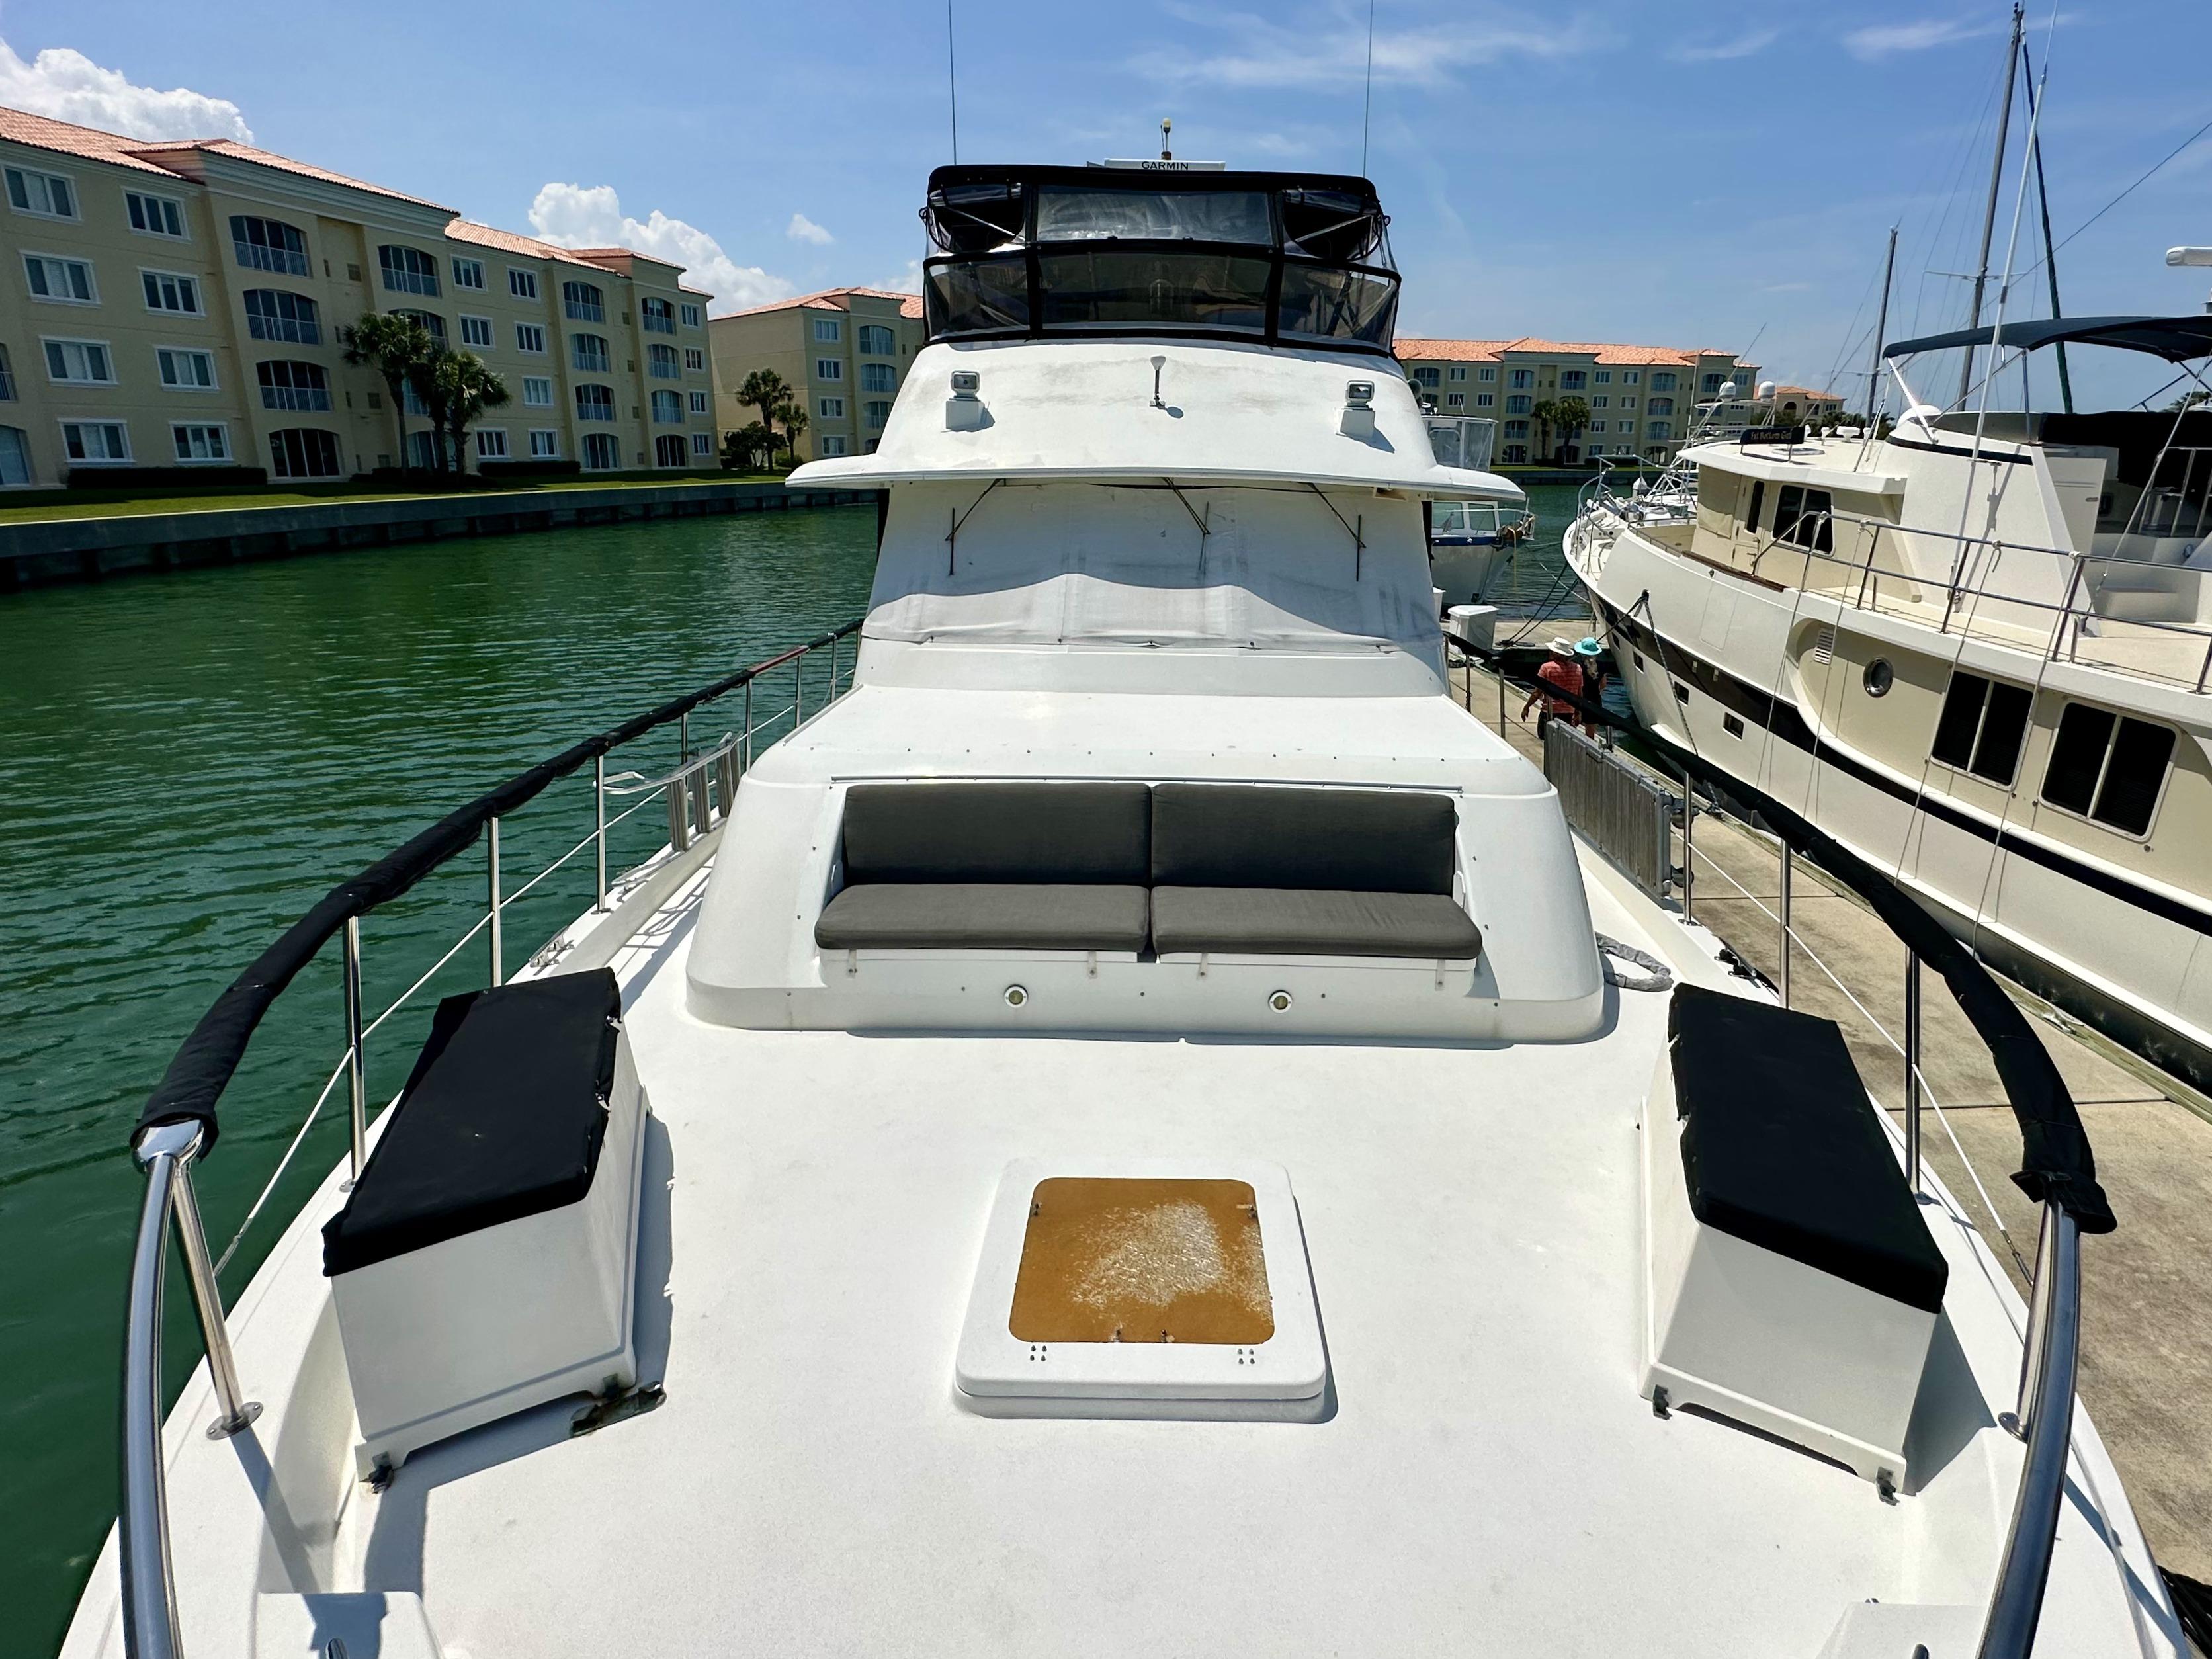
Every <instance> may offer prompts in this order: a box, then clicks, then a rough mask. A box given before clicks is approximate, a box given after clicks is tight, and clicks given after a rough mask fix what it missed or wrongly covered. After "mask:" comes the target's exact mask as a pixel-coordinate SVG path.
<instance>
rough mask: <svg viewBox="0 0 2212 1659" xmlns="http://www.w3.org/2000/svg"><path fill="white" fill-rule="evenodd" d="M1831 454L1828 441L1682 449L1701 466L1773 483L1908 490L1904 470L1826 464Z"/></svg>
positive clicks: (1868, 491)
mask: <svg viewBox="0 0 2212 1659" xmlns="http://www.w3.org/2000/svg"><path fill="white" fill-rule="evenodd" d="M1846 442H1847V443H1848V444H1849V445H1850V447H1851V448H1852V449H1853V450H1856V449H1857V447H1858V444H1857V440H1846ZM1801 458H1802V459H1801ZM1827 458H1828V447H1827V446H1826V445H1825V444H1796V445H1784V444H1756V445H1750V446H1745V447H1739V446H1737V445H1735V444H1732V443H1717V444H1699V445H1696V446H1694V447H1692V448H1689V449H1686V450H1684V451H1683V452H1682V459H1684V460H1686V461H1692V462H1694V463H1696V464H1697V465H1699V466H1700V467H1707V466H1710V467H1712V468H1713V469H1715V470H1716V471H1721V472H1735V473H1739V474H1741V476H1743V477H1747V478H1764V479H1765V480H1767V481H1768V482H1769V483H1794V484H1803V485H1805V486H1806V487H1808V489H1826V490H1831V491H1835V490H1841V491H1846V492H1849V493H1850V494H1851V495H1903V494H1904V493H1905V475H1904V474H1903V473H1901V472H1863V471H1859V470H1858V469H1857V468H1856V467H1847V466H1829V465H1823V463H1825V462H1826V460H1827Z"/></svg>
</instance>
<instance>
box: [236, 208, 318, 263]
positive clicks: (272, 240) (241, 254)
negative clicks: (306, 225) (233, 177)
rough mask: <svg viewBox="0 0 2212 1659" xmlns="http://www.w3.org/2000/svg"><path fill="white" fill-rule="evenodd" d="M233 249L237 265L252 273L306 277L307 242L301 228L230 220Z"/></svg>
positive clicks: (239, 218) (242, 218) (276, 221)
mask: <svg viewBox="0 0 2212 1659" xmlns="http://www.w3.org/2000/svg"><path fill="white" fill-rule="evenodd" d="M230 246H231V249H232V251H233V252H235V253H236V254H237V255H238V263H239V264H241V265H244V266H245V267H246V269H247V270H281V271H283V272H284V273H286V274H287V275H288V276H306V275H307V238H306V237H304V236H302V235H301V234H300V232H299V228H298V227H297V226H295V225H288V224H286V223H285V222H283V220H282V219H256V218H254V217H252V216H251V215H248V214H244V213H234V214H232V215H231V216H230Z"/></svg>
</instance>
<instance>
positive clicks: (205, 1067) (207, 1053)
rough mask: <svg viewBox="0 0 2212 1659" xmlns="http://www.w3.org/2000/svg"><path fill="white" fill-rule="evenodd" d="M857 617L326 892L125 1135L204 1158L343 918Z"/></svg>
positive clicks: (236, 986)
mask: <svg viewBox="0 0 2212 1659" xmlns="http://www.w3.org/2000/svg"><path fill="white" fill-rule="evenodd" d="M859 631H860V623H859V622H857V621H854V622H849V623H846V624H845V625H844V626H843V627H842V628H833V629H830V630H829V632H828V633H826V634H817V635H815V636H814V637H813V638H812V639H811V640H809V641H806V642H805V644H804V645H797V646H793V647H792V648H791V649H790V650H788V651H787V652H785V653H783V654H782V655H781V656H779V657H771V658H769V659H768V660H767V661H766V662H758V663H755V664H753V665H751V666H750V667H749V668H740V669H739V670H738V671H737V672H736V673H734V674H726V675H724V676H723V677H722V678H720V679H719V680H716V681H715V682H714V684H711V685H702V686H701V687H700V688H699V689H698V690H696V691H687V692H685V693H684V696H680V697H677V698H673V699H671V701H669V702H665V703H663V704H661V705H660V707H659V708H649V709H647V711H646V712H645V713H644V714H637V715H633V716H632V717H631V718H630V719H629V720H624V721H623V723H622V724H621V725H620V726H614V727H612V728H611V729H610V730H608V731H605V732H600V733H599V735H598V736H597V737H591V738H585V739H584V740H583V741H582V742H581V743H579V744H571V745H570V746H569V747H568V748H566V749H564V750H562V751H561V752H560V753H559V754H557V755H556V756H554V757H552V759H550V760H548V761H542V762H540V763H538V765H536V766H533V767H532V768H531V769H529V770H528V771H526V772H518V773H516V774H515V775H513V777H511V778H509V779H508V780H507V781H506V782H505V783H502V784H501V785H500V786H499V787H497V788H496V789H494V790H491V791H490V792H489V793H486V794H482V795H479V796H477V798H476V799H474V800H472V801H471V802H470V803H469V804H468V805H465V806H458V807H455V808H454V809H453V811H450V812H448V813H447V814H446V816H445V817H442V818H440V819H439V820H438V821H437V822H436V823H434V824H432V825H431V826H430V827H429V828H428V829H425V830H423V831H422V833H421V834H420V835H417V836H416V837H415V838H414V839H413V840H412V841H410V842H407V843H406V845H404V847H399V848H395V849H393V850H392V852H389V853H386V854H385V855H384V856H383V857H382V858H380V859H379V860H377V861H376V862H375V863H374V864H372V865H370V866H368V869H366V870H364V871H362V872H361V873H360V874H359V875H357V876H355V877H354V878H351V879H350V880H348V881H342V882H340V883H339V884H337V886H335V887H333V888H331V890H330V891H329V892H327V893H325V894H324V895H323V896H322V898H321V899H320V900H319V901H318V902H317V903H316V905H315V908H313V909H312V910H310V911H308V912H307V915H304V916H301V918H300V919H299V921H295V922H294V923H293V924H292V925H291V926H290V927H288V928H286V929H285V930H284V932H283V934H282V935H281V936H280V937H279V938H278V939H277V940H276V943H275V944H273V945H270V947H269V948H268V949H267V950H265V951H263V952H262V953H261V954H260V955H259V956H258V957H255V958H254V959H253V961H252V963H251V964H249V965H248V966H247V968H246V971H245V972H244V973H242V974H240V975H239V976H238V977H237V978H236V979H234V980H233V981H231V982H230V983H229V985H228V986H227V987H224V990H223V993H222V995H221V996H219V997H217V998H216V1000H215V1003H214V1006H211V1007H210V1008H209V1010H208V1011H207V1012H205V1013H204V1014H202V1015H201V1016H200V1019H199V1024H197V1025H195V1026H193V1027H192V1029H191V1035H190V1036H187V1037H185V1040H184V1042H182V1043H181V1044H179V1047H178V1048H177V1052H176V1053H175V1054H173V1055H172V1056H170V1059H169V1069H168V1070H167V1072H165V1073H162V1075H161V1084H160V1085H159V1086H158V1087H156V1088H155V1091H154V1092H153V1094H152V1095H150V1096H149V1097H148V1098H147V1101H146V1103H145V1105H144V1106H143V1107H141V1108H140V1109H139V1112H138V1121H137V1123H135V1124H133V1125H132V1126H131V1139H132V1140H133V1141H136V1140H137V1139H138V1137H139V1136H140V1135H141V1134H143V1133H145V1132H146V1131H147V1130H148V1129H150V1128H152V1127H154V1126H155V1124H157V1123H197V1124H198V1125H199V1126H200V1132H201V1141H200V1156H201V1157H203V1158H204V1157H206V1155H207V1154H208V1153H209V1152H213V1151H214V1150H215V1143H216V1133H217V1130H218V1127H219V1126H218V1124H217V1122H216V1102H217V1101H218V1100H220V1099H222V1091H224V1090H225V1089H227V1088H228V1087H229V1086H230V1079H231V1075H232V1073H234V1072H236V1071H237V1070H238V1062H239V1061H240V1060H242V1059H244V1058H245V1055H246V1044H247V1043H249V1042H252V1040H253V1033H254V1031H255V1030H256V1028H258V1026H259V1025H260V1024H261V1018H262V1016H263V1015H264V1014H266V1013H267V1012H269V1008H270V1004H272V1003H274V1002H275V1001H276V999H277V998H278V997H279V996H282V995H283V993H284V989H285V987H287V986H289V985H290V984H291V982H292V981H293V980H294V979H295V978H296V977H297V976H298V975H299V972H300V970H301V969H302V968H305V967H306V966H307V964H308V963H311V962H313V960H314V959H315V956H316V953H317V952H319V951H321V949H322V948H323V946H325V945H327V944H329V943H330V942H331V939H334V938H335V937H337V932H338V930H339V929H340V928H341V927H344V926H345V924H346V919H347V918H348V917H349V916H365V915H368V913H369V912H370V911H371V910H374V908H376V907H377V906H378V905H380V904H385V903H388V902H391V901H392V900H393V899H396V898H398V896H400V895H401V894H403V893H404V892H406V891H408V890H410V888H412V887H413V886H414V885H415V884H416V882H418V881H420V880H422V878H423V877H425V876H427V875H428V874H429V873H430V872H432V871H433V870H435V869H436V868H437V867H438V866H440V865H441V864H443V863H445V861H446V860H447V859H450V858H452V857H453V856H454V855H455V854H458V853H462V852H465V851H466V850H467V849H468V848H470V847H471V846H472V845H473V844H474V843H475V842H476V839H477V836H480V835H482V834H483V827H484V825H485V823H487V822H489V820H490V819H492V818H495V817H506V816H507V814H508V813H510V812H512V811H514V810H515V809H516V808H517V807H519V806H522V805H526V804H527V803H529V802H530V801H532V800H534V799H537V798H538V796H539V795H541V794H543V793H544V792H545V791H546V790H547V789H548V788H550V787H551V786H552V785H553V784H555V783H556V782H558V781H560V780H561V779H562V778H565V777H567V776H568V774H570V773H571V772H574V771H575V770H576V769H578V768H579V767H580V766H582V765H583V764H584V763H586V761H590V760H593V759H596V758H597V757H599V756H601V755H604V754H606V753H607V752H608V751H609V750H613V749H616V748H618V747H620V746H621V745H622V744H625V743H628V742H629V740H630V739H631V738H636V737H642V736H643V735H644V734H645V733H646V732H650V731H652V730H653V728H654V727H655V726H665V725H667V724H668V723H669V722H670V721H671V720H680V719H682V718H683V717H684V715H686V714H690V712H691V711H692V710H693V709H695V708H699V707H700V706H701V705H702V704H703V703H708V702H713V701H714V699H715V698H717V697H720V696H726V695H727V694H728V693H730V692H732V691H734V690H737V689H738V687H739V686H741V685H744V684H746V683H747V682H748V681H750V680H752V679H754V678H757V677H758V676H760V675H761V674H763V673H765V672H767V671H768V670H769V669H771V668H775V667H777V666H779V665H782V664H784V663H787V662H789V661H790V660H791V659H793V657H796V656H799V654H801V653H804V652H807V651H811V650H814V649H816V648H817V647H821V646H825V645H827V644H829V642H830V641H832V640H842V639H843V638H844V637H845V636H846V635H848V634H856V633H858V632H859Z"/></svg>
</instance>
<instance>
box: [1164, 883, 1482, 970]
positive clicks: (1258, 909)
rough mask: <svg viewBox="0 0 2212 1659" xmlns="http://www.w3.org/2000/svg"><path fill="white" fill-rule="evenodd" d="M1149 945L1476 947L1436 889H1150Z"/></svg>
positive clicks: (1451, 950)
mask: <svg viewBox="0 0 2212 1659" xmlns="http://www.w3.org/2000/svg"><path fill="white" fill-rule="evenodd" d="M1152 948H1153V949H1154V950H1155V951H1158V952H1159V953H1160V954H1161V955H1163V956H1165V955H1169V954H1170V953H1172V952H1176V951H1216V952H1219V953H1221V954H1224V955H1243V956H1258V955H1283V956H1314V957H1443V958H1445V959H1447V960H1451V961H1465V960H1467V959H1468V958H1470V957H1476V956H1479V955H1480V954H1481V952H1482V931H1481V930H1480V928H1478V927H1476V926H1475V925H1474V917H1472V916H1470V915H1468V913H1467V912H1466V911H1464V910H1462V909H1461V908H1459V906H1458V905H1456V904H1455V903H1454V902H1452V901H1451V900H1450V899H1449V898H1448V897H1446V896H1443V894H1440V893H1356V892H1352V893H1348V892H1339V891H1328V890H1311V889H1298V888H1282V887H1155V888H1154V889H1153V890H1152Z"/></svg>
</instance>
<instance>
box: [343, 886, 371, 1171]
mask: <svg viewBox="0 0 2212 1659" xmlns="http://www.w3.org/2000/svg"><path fill="white" fill-rule="evenodd" d="M345 1010H346V1094H347V1097H348V1104H349V1106H350V1107H351V1109H352V1110H351V1120H352V1130H353V1142H352V1145H353V1174H352V1176H350V1177H349V1178H348V1180H347V1182H346V1183H345V1184H346V1186H347V1188H349V1189H350V1188H352V1186H353V1183H354V1182H356V1181H358V1180H360V1179H361V1166H362V1164H366V1163H368V1061H367V1058H366V1056H364V1055H363V1054H362V1051H361V918H360V917H359V916H348V917H347V918H346V925H345Z"/></svg>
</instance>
